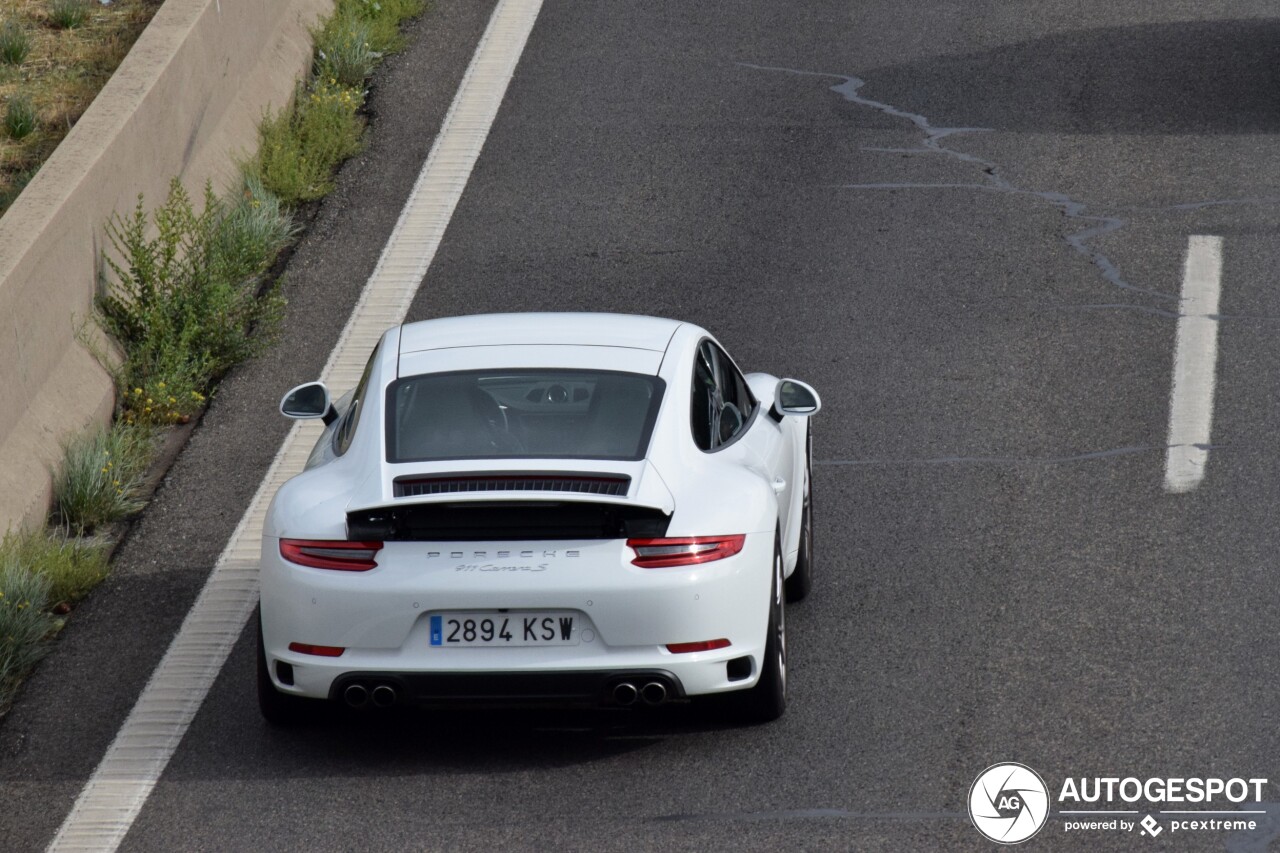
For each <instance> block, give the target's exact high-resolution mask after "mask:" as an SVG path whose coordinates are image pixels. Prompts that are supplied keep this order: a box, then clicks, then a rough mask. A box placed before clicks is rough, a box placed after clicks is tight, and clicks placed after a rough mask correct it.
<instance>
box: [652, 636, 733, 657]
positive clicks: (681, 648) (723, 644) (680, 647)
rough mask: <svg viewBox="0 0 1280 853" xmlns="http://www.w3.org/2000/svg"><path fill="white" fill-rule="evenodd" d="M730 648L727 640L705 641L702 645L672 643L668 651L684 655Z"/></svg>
mask: <svg viewBox="0 0 1280 853" xmlns="http://www.w3.org/2000/svg"><path fill="white" fill-rule="evenodd" d="M727 648H729V641H728V640H725V639H719V640H703V641H702V642H701V643H671V644H669V645H668V646H667V651H669V652H671V653H673V654H677V655H683V654H687V653H688V652H713V651H715V650H716V649H727Z"/></svg>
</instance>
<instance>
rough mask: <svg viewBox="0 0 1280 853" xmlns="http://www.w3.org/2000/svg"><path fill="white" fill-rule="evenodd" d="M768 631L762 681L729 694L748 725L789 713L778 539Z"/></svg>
mask: <svg viewBox="0 0 1280 853" xmlns="http://www.w3.org/2000/svg"><path fill="white" fill-rule="evenodd" d="M767 630H768V632H769V635H768V639H767V640H766V641H765V646H764V661H763V663H762V664H761V672H760V680H759V681H757V682H756V685H755V686H754V687H751V688H749V689H747V690H744V691H742V692H741V693H732V694H728V696H730V697H732V699H733V701H734V703H735V709H734V710H735V712H736V716H737V717H738V718H739V719H740V720H741V721H742V722H745V723H771V722H773V721H774V720H776V719H778V718H779V717H781V716H782V715H783V713H785V712H786V710H787V603H786V597H785V596H784V595H783V579H782V544H781V542H778V541H776V540H775V544H774V547H773V583H772V584H770V590H769V626H768V629H767Z"/></svg>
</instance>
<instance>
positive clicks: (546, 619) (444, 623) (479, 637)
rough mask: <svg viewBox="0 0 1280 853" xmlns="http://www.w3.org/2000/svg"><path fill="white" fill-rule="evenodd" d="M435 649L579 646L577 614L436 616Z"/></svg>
mask: <svg viewBox="0 0 1280 853" xmlns="http://www.w3.org/2000/svg"><path fill="white" fill-rule="evenodd" d="M431 645H433V646H441V647H444V646H576V645H578V614H576V613H551V612H546V611H543V612H538V613H432V614H431Z"/></svg>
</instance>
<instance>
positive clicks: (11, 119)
mask: <svg viewBox="0 0 1280 853" xmlns="http://www.w3.org/2000/svg"><path fill="white" fill-rule="evenodd" d="M36 119H37V116H36V108H35V107H34V106H32V105H31V99H30V98H28V97H26V96H25V95H14V96H13V97H12V98H10V99H9V105H8V106H7V107H6V108H5V111H4V130H5V133H7V134H9V138H10V139H24V138H26V137H28V136H30V135H31V132H32V131H34V130H35V129H36Z"/></svg>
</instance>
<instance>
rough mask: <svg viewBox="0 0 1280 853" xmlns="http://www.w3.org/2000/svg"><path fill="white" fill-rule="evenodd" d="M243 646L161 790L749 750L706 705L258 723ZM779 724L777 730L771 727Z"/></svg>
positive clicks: (332, 715)
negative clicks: (728, 745)
mask: <svg viewBox="0 0 1280 853" xmlns="http://www.w3.org/2000/svg"><path fill="white" fill-rule="evenodd" d="M253 653H254V648H253V643H252V641H250V640H246V639H245V638H241V641H240V643H239V644H237V646H236V649H235V650H234V651H233V653H232V655H231V657H230V658H229V659H228V661H227V664H226V666H225V667H224V668H223V671H222V675H221V676H220V677H219V679H218V681H217V683H216V684H215V685H214V689H213V690H212V691H211V692H210V694H209V696H208V697H207V699H206V700H205V703H204V706H203V707H202V709H201V711H200V713H199V714H198V715H197V717H196V719H195V721H194V722H193V725H192V727H191V729H190V730H189V731H188V733H187V735H186V737H185V738H184V739H183V742H182V744H181V746H180V747H179V750H178V752H177V754H176V755H175V756H174V758H173V760H172V761H171V763H170V765H169V767H168V769H167V770H166V773H165V778H166V779H171V780H175V781H176V780H182V779H210V778H237V777H239V778H251V777H261V776H263V775H269V776H272V777H276V778H290V777H296V778H305V777H310V776H321V775H332V774H334V773H340V774H346V775H352V776H362V775H377V776H386V775H391V776H394V775H423V774H427V775H432V774H440V775H448V774H451V773H474V772H478V771H484V772H502V771H519V770H523V769H533V768H543V769H545V768H548V767H563V766H571V765H581V764H590V763H594V762H599V761H608V760H610V759H612V758H614V757H616V756H620V755H624V754H628V753H635V752H639V751H643V750H646V749H649V748H653V747H661V746H662V745H663V744H666V743H668V742H670V741H672V740H674V739H684V738H689V737H698V736H701V735H703V734H706V735H708V736H710V737H714V738H716V739H719V740H724V739H729V740H734V739H736V738H738V737H748V738H751V739H760V738H761V736H762V734H763V735H764V736H765V737H766V738H771V737H774V736H780V735H774V734H772V733H771V730H772V729H774V728H775V726H765V727H757V726H744V725H740V724H737V723H735V722H734V721H733V720H732V719H731V718H730V717H729V715H728V714H727V713H726V709H725V708H724V707H723V706H722V705H720V704H719V703H717V702H714V701H710V702H708V701H705V700H704V701H701V702H690V703H670V704H668V705H665V706H662V707H658V708H643V709H634V710H632V709H625V710H620V709H616V710H590V709H582V710H578V709H568V710H566V709H538V708H506V709H500V710H495V709H465V710H464V709H457V710H420V709H410V708H406V709H399V708H396V709H389V710H381V709H372V708H370V709H361V710H359V711H353V710H351V709H348V708H345V707H342V706H339V705H331V704H328V703H319V702H318V703H316V704H317V707H316V709H315V711H314V713H313V714H311V715H310V717H309V718H308V719H307V720H306V721H304V722H303V723H301V724H299V725H297V726H293V727H288V728H278V727H273V726H270V725H268V724H267V723H266V722H265V721H263V720H262V719H261V717H260V716H259V715H258V710H257V703H256V697H255V695H254V683H253V678H252V674H253ZM779 725H781V724H779Z"/></svg>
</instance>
